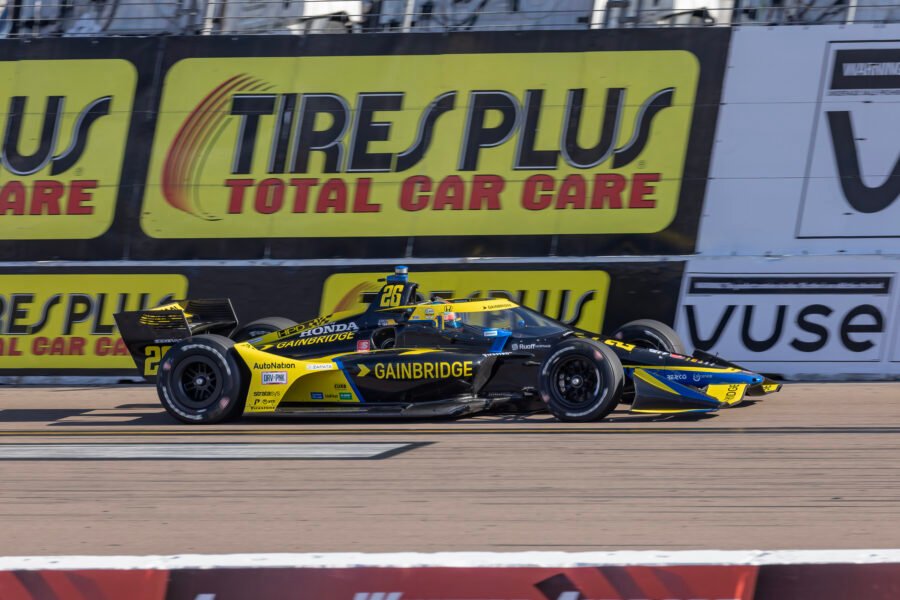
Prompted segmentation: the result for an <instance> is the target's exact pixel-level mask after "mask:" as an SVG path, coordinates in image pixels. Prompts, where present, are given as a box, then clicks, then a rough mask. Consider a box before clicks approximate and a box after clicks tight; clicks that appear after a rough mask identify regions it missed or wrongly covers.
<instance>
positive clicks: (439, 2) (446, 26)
mask: <svg viewBox="0 0 900 600" xmlns="http://www.w3.org/2000/svg"><path fill="white" fill-rule="evenodd" d="M896 21H900V3H898V2H897V0H0V37H2V38H27V37H36V36H65V37H75V36H92V37H93V36H123V35H246V34H285V35H304V34H310V33H352V34H358V33H384V32H434V33H446V32H456V31H498V30H507V31H529V30H550V29H561V30H575V29H600V28H625V27H709V26H732V25H763V26H776V25H777V26H784V25H815V24H822V23H830V24H852V23H888V22H896Z"/></svg>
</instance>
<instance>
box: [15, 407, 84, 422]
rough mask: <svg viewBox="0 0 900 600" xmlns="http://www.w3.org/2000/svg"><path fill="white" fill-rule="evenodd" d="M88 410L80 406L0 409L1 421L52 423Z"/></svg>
mask: <svg viewBox="0 0 900 600" xmlns="http://www.w3.org/2000/svg"><path fill="white" fill-rule="evenodd" d="M86 412H90V411H86V410H82V409H79V408H74V409H73V408H8V409H4V410H0V423H44V422H47V423H51V422H53V421H59V420H60V419H65V418H66V417H74V416H77V415H82V414H84V413H86Z"/></svg>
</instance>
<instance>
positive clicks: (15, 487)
mask: <svg viewBox="0 0 900 600" xmlns="http://www.w3.org/2000/svg"><path fill="white" fill-rule="evenodd" d="M197 442H203V443H213V444H215V443H226V442H228V443H233V442H240V443H245V444H255V443H282V444H285V443H287V444H291V443H298V444H299V443H327V444H335V443H338V444H340V443H354V442H355V443H359V442H366V443H371V442H390V443H417V444H421V445H418V446H415V447H413V448H412V449H408V450H406V451H404V452H401V453H398V454H394V455H391V456H388V457H387V458H380V459H376V460H372V459H361V460H352V459H351V460H347V459H343V460H221V461H210V460H204V461H191V460H178V461H170V460H115V461H109V460H21V461H19V460H3V461H0V555H28V554H176V553H186V552H203V553H226V552H333V551H373V552H375V551H385V552H388V551H404V550H415V551H439V550H457V551H462V550H493V551H518V550H528V549H545V550H592V549H691V548H714V549H754V548H759V549H786V548H887V547H897V546H898V545H900V452H898V450H900V384H897V383H884V384H875V383H866V384H794V385H789V386H786V387H785V389H784V390H783V391H782V392H781V393H779V394H776V395H774V396H769V397H767V398H766V399H765V400H764V401H762V402H758V403H756V404H754V405H750V406H744V407H740V408H735V409H731V410H727V411H722V412H720V413H718V414H717V415H715V416H712V417H709V418H704V419H699V420H679V419H673V418H664V419H648V418H645V417H637V416H629V415H628V414H627V413H625V412H617V413H615V414H614V416H613V418H612V419H610V420H609V421H605V422H601V423H590V424H578V425H572V424H562V423H557V422H555V421H554V420H553V419H552V418H550V417H549V416H547V415H536V416H532V417H499V416H486V417H479V418H475V419H467V420H461V421H430V422H422V421H416V422H403V421H392V422H390V421H389V422H375V423H372V422H356V423H353V422H349V423H348V422H336V421H329V422H317V421H309V420H306V421H304V420H297V419H290V420H287V421H285V420H266V419H258V418H257V419H245V420H243V421H241V422H238V423H235V424H230V425H227V426H213V427H190V426H184V425H179V424H176V423H174V422H173V421H171V420H170V419H169V418H168V416H166V415H165V413H164V412H163V411H162V409H161V408H160V407H159V405H158V403H157V400H156V395H155V390H154V389H153V388H151V387H145V386H133V387H126V386H117V387H105V388H72V387H65V388H62V387H61V388H5V387H0V445H6V444H11V445H22V444H102V445H115V444H124V443H128V444H134V443H140V444H153V443H165V444H172V443H184V444H190V443H197ZM114 450H115V449H114V448H113V449H112V451H114ZM2 452H3V447H2V446H0V453H2Z"/></svg>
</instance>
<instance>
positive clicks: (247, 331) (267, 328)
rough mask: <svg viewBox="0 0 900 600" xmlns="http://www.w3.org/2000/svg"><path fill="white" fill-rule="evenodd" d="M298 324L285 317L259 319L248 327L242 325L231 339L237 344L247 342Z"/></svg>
mask: <svg viewBox="0 0 900 600" xmlns="http://www.w3.org/2000/svg"><path fill="white" fill-rule="evenodd" d="M296 324H297V322H296V321H291V320H290V319H286V318H284V317H266V318H265V319H257V320H256V321H251V322H249V323H247V324H246V325H241V326H240V327H238V328H237V329H235V330H234V332H233V333H232V334H231V335H230V336H229V337H230V338H231V339H233V340H234V341H236V342H246V341H247V340H252V339H253V338H257V337H259V336H261V335H265V334H267V333H272V332H273V331H281V330H282V329H287V328H288V327H293V326H294V325H296Z"/></svg>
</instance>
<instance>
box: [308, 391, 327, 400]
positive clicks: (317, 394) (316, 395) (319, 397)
mask: <svg viewBox="0 0 900 600" xmlns="http://www.w3.org/2000/svg"><path fill="white" fill-rule="evenodd" d="M309 398H310V400H324V399H325V394H323V393H322V392H310V393H309Z"/></svg>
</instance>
